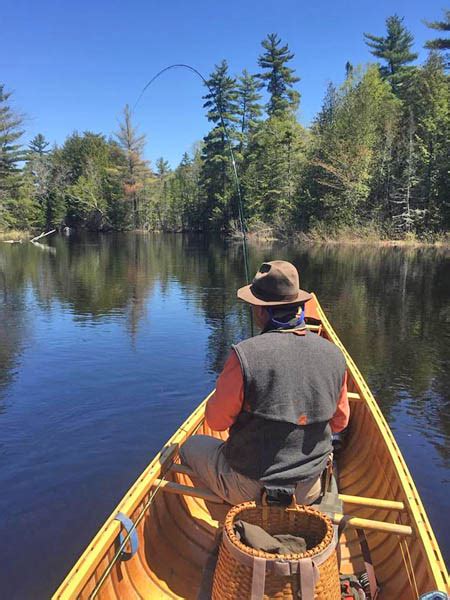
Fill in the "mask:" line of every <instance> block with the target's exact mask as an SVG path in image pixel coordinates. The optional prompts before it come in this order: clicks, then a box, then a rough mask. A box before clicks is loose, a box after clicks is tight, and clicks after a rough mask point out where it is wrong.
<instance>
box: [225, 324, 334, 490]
mask: <svg viewBox="0 0 450 600" xmlns="http://www.w3.org/2000/svg"><path fill="white" fill-rule="evenodd" d="M298 333H300V335H296V333H295V332H289V333H287V332H285V333H281V332H279V331H269V332H267V333H264V334H262V335H259V336H256V337H254V338H250V339H248V340H245V341H243V342H241V343H240V344H237V346H235V347H234V350H235V352H236V354H237V356H238V358H239V361H240V364H241V369H242V372H243V377H244V410H243V412H242V413H241V414H240V415H239V417H238V419H237V421H236V423H235V424H234V425H233V426H232V427H231V429H230V438H229V440H228V442H227V444H226V448H225V454H226V457H227V459H228V461H229V463H230V465H231V466H232V467H233V468H234V469H235V470H236V471H238V472H239V473H241V474H243V475H246V476H247V477H250V478H252V479H258V480H261V481H264V482H266V483H280V484H281V483H285V484H287V483H293V482H298V481H302V480H304V479H309V478H312V477H314V476H317V475H318V474H320V472H321V471H322V470H323V468H324V467H325V464H326V460H327V457H328V455H329V453H330V451H331V428H330V426H329V421H330V420H331V418H332V417H333V415H334V413H335V411H336V406H337V402H338V399H339V395H340V391H341V388H342V385H343V381H344V376H345V359H344V357H343V355H342V353H341V351H340V350H339V349H338V348H337V347H336V346H335V345H334V344H331V343H330V342H328V341H327V340H325V339H323V338H320V337H319V336H317V335H316V334H313V333H309V332H306V333H305V332H304V331H303V332H298ZM302 334H303V335H302Z"/></svg>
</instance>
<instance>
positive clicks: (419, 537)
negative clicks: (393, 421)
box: [53, 297, 448, 600]
mask: <svg viewBox="0 0 450 600" xmlns="http://www.w3.org/2000/svg"><path fill="white" fill-rule="evenodd" d="M309 304H310V306H309V311H312V313H311V316H312V317H314V323H315V324H314V325H312V326H311V329H312V330H314V331H316V332H317V333H318V334H319V335H322V336H324V337H326V338H327V339H329V340H330V341H332V342H333V343H335V344H336V345H338V346H339V347H340V348H341V350H342V351H343V352H344V354H345V357H346V360H347V366H348V373H349V391H350V400H351V409H352V414H351V420H350V425H349V443H348V444H347V445H346V447H345V448H344V450H343V451H342V452H341V454H340V456H339V472H340V493H341V499H342V500H343V502H344V510H345V513H346V514H347V515H350V516H351V517H352V518H353V519H354V520H356V521H357V523H359V524H365V525H363V526H364V527H365V530H366V534H367V539H368V543H369V546H370V549H371V554H372V559H373V563H374V566H375V571H376V575H377V578H378V580H379V583H380V584H381V595H380V599H381V600H394V599H395V600H417V598H418V596H419V595H420V594H422V593H424V592H427V591H431V590H442V591H447V590H448V574H447V570H446V567H445V564H444V561H443V558H442V555H441V552H440V550H439V547H438V544H437V541H436V539H435V536H434V533H433V530H432V529H431V525H430V523H429V521H428V518H427V516H426V513H425V510H424V507H423V505H422V502H421V500H420V498H419V495H418V493H417V490H416V488H415V485H414V482H413V480H412V478H411V475H410V473H409V471H408V468H407V466H406V464H405V461H404V459H403V457H402V455H401V453H400V450H399V448H398V446H397V443H396V441H395V439H394V436H393V435H392V432H391V430H390V429H389V426H388V425H387V423H386V421H385V419H384V417H383V415H382V413H381V410H380V408H379V406H378V404H377V403H376V401H375V399H374V397H373V395H372V393H371V392H370V390H369V388H368V386H367V384H366V382H365V381H364V379H363V377H362V376H361V374H360V372H359V371H358V369H357V367H356V365H355V363H354V362H353V360H352V359H351V357H350V356H349V355H348V353H347V351H346V350H345V348H344V347H343V345H342V343H341V342H340V340H339V339H338V337H337V336H336V334H335V332H334V331H333V329H332V327H331V325H330V323H329V322H328V320H327V318H326V316H325V315H324V313H323V311H322V309H321V307H320V305H319V303H318V301H317V299H316V298H315V297H314V298H313V300H311V302H309ZM317 323H320V325H319V326H317ZM206 401H207V399H206V400H204V401H203V402H202V403H201V404H200V406H199V407H198V408H197V409H196V410H195V411H194V412H193V413H192V415H191V416H190V417H189V418H188V419H187V420H186V421H185V422H184V423H183V425H182V426H181V427H180V428H179V429H178V431H176V433H175V434H174V435H173V436H172V437H171V438H170V440H169V441H168V442H167V444H166V445H165V446H164V447H163V449H162V450H161V452H160V453H159V454H157V455H156V456H155V458H154V459H153V460H152V462H151V463H150V464H149V466H148V467H147V468H146V469H145V471H144V472H143V473H142V475H141V476H140V477H139V479H138V480H137V481H136V482H135V483H134V485H133V486H132V487H131V488H130V490H129V491H128V492H127V494H126V495H125V497H124V498H123V500H122V501H121V502H120V504H119V505H118V506H117V508H116V509H115V510H114V512H113V513H112V514H111V516H110V517H109V519H108V520H107V521H106V523H105V524H104V525H103V527H102V528H101V529H100V531H99V532H98V533H97V535H96V536H95V538H94V539H93V540H92V542H91V544H90V545H89V546H88V548H87V549H86V551H85V552H84V553H83V555H82V556H81V558H80V559H79V560H78V562H77V563H76V564H75V566H74V567H73V569H72V570H71V571H70V573H69V574H68V575H67V577H66V578H65V580H64V581H63V583H62V584H61V586H60V587H59V589H58V590H57V591H56V593H55V595H54V596H53V599H54V600H56V599H58V600H62V599H64V600H69V599H70V600H74V599H80V600H86V599H89V598H98V599H100V600H116V599H117V600H128V599H135V598H142V599H160V598H161V599H163V598H168V599H170V598H172V599H175V598H186V599H189V600H194V599H196V598H197V596H198V594H199V591H200V588H201V586H202V577H203V572H204V568H205V566H206V565H207V563H208V559H209V558H210V556H211V553H212V552H213V550H214V547H215V542H214V537H215V532H216V529H217V520H216V518H218V516H219V515H218V514H216V510H215V509H214V507H216V509H217V511H222V514H223V512H224V511H225V506H224V505H223V504H221V503H216V504H211V503H208V507H207V506H206V504H205V499H206V500H208V499H209V500H211V498H209V497H208V493H209V492H208V491H207V490H203V491H202V490H198V489H197V490H193V489H192V486H193V484H192V481H191V479H190V476H189V469H186V468H185V467H181V466H180V465H179V464H178V463H179V460H178V449H179V447H180V446H181V445H182V444H183V443H184V442H185V440H186V439H187V438H188V437H189V436H191V435H193V434H194V433H204V434H207V435H216V436H220V437H222V438H225V435H223V434H218V433H217V432H212V431H211V430H210V429H209V427H208V426H207V424H206V423H205V421H204V410H205V403H206ZM187 486H188V487H187ZM168 492H169V493H168ZM216 500H217V499H216ZM119 511H120V512H122V513H124V514H125V515H127V516H129V517H130V518H131V519H132V521H133V522H134V523H137V525H136V531H137V534H138V538H139V549H138V551H137V553H136V554H135V556H133V557H132V558H131V559H130V560H128V561H126V562H122V561H120V560H114V559H115V557H116V555H117V549H118V543H117V539H118V535H119V532H120V524H119V522H118V521H116V520H115V516H116V514H117V513H118V512H119ZM367 523H369V525H367ZM374 523H375V525H373V524H374ZM370 524H372V525H370ZM383 524H385V525H386V527H385V529H387V530H388V531H383V530H382V529H383V527H382V525H383ZM341 556H342V564H341V570H342V571H343V572H346V573H354V572H355V573H358V572H361V571H363V570H364V566H363V558H362V556H361V549H360V546H359V543H358V541H357V537H356V533H355V532H354V530H353V529H351V528H348V529H347V530H346V531H345V533H344V535H343V537H342V541H341Z"/></svg>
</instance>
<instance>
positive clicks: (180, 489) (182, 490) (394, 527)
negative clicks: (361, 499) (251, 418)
mask: <svg viewBox="0 0 450 600" xmlns="http://www.w3.org/2000/svg"><path fill="white" fill-rule="evenodd" d="M153 486H154V487H159V489H161V491H163V492H167V493H169V494H178V495H179V496H191V497H192V498H202V500H207V501H208V502H214V503H216V504H223V503H224V501H223V500H222V499H221V498H219V497H218V496H216V495H215V494H213V493H212V492H210V491H209V490H207V489H203V488H196V487H192V486H190V485H182V484H181V483H175V482H173V481H165V480H161V479H157V480H156V481H155V483H154V484H153ZM343 518H344V515H342V514H340V513H336V514H335V515H334V518H333V522H334V523H336V524H338V523H340V521H341V520H342V519H343ZM345 519H346V521H347V525H348V526H350V527H360V528H361V529H369V530H373V531H384V532H385V533H396V534H397V535H412V529H411V527H409V526H408V525H399V524H397V523H385V522H384V521H372V520H371V519H361V518H360V517H352V516H348V515H345Z"/></svg>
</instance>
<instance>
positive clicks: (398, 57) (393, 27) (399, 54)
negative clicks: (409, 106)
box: [364, 15, 418, 93]
mask: <svg viewBox="0 0 450 600" xmlns="http://www.w3.org/2000/svg"><path fill="white" fill-rule="evenodd" d="M386 29H387V35H386V36H385V37H383V36H376V35H372V34H370V33H365V34H364V37H365V38H366V44H367V45H368V46H369V48H370V49H371V50H370V51H371V53H372V54H373V55H374V56H376V57H377V58H381V59H383V60H384V61H385V62H386V65H383V66H381V67H380V72H381V75H382V76H383V78H384V79H387V80H388V81H389V82H390V83H391V85H392V89H393V90H394V91H395V92H396V93H398V92H399V91H401V89H402V87H404V86H405V83H406V79H407V76H408V74H409V73H410V71H411V67H410V66H408V65H409V63H411V62H413V61H414V60H415V59H416V58H417V56H418V55H417V53H415V52H412V51H411V48H412V45H413V42H414V37H413V35H412V34H411V33H410V32H409V31H408V30H407V29H406V27H405V26H404V25H403V18H400V17H399V16H398V15H393V16H391V17H388V18H387V19H386Z"/></svg>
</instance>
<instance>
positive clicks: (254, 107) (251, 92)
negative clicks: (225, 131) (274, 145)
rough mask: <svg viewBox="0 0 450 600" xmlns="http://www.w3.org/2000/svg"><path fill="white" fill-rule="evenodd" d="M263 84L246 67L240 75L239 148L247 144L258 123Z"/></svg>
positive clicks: (260, 112)
mask: <svg viewBox="0 0 450 600" xmlns="http://www.w3.org/2000/svg"><path fill="white" fill-rule="evenodd" d="M260 88H261V85H260V84H259V83H258V82H257V81H256V79H255V77H254V76H253V75H250V73H249V72H248V71H247V70H246V69H244V71H243V72H242V76H241V77H239V82H238V86H237V91H238V94H239V100H238V101H239V111H238V112H239V116H240V137H241V141H240V145H239V148H240V150H241V151H242V148H243V147H245V146H246V144H247V141H248V134H249V132H250V130H251V129H252V128H253V127H254V126H255V125H256V123H257V122H258V119H259V117H260V116H261V114H262V108H261V105H260V104H259V100H261V94H260V93H259V92H258V90H259V89H260Z"/></svg>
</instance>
